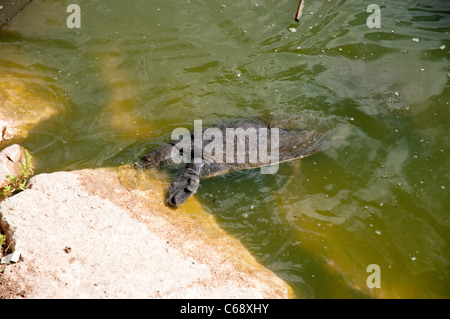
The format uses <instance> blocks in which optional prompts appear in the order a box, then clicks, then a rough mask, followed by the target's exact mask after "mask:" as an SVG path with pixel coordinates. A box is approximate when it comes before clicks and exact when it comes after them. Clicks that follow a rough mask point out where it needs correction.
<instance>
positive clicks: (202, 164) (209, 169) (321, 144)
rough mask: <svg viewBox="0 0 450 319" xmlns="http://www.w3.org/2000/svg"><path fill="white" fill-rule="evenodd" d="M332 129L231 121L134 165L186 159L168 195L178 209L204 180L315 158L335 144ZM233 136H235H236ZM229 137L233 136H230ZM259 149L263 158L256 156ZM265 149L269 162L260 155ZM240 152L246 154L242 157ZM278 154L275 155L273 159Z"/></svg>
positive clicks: (165, 163) (159, 149)
mask: <svg viewBox="0 0 450 319" xmlns="http://www.w3.org/2000/svg"><path fill="white" fill-rule="evenodd" d="M194 126H195V121H194ZM333 131H334V129H331V130H329V129H327V130H325V131H324V130H323V128H320V129H295V130H290V129H289V130H288V129H282V128H278V127H275V126H274V123H273V122H272V123H267V122H266V121H264V120H260V119H248V118H246V119H238V120H232V121H228V122H226V123H223V124H220V125H217V126H215V127H214V130H213V131H211V128H209V129H206V130H203V129H202V130H201V131H200V132H201V133H202V134H201V136H200V138H199V139H198V137H196V136H195V134H196V132H195V129H194V134H193V135H191V134H189V135H188V138H189V141H188V143H184V144H183V143H177V144H175V143H170V144H166V145H163V146H160V147H158V148H156V149H154V150H153V151H152V152H151V153H149V154H147V155H145V156H143V157H142V159H141V160H140V161H139V162H136V163H134V166H135V167H137V168H141V169H144V168H148V167H162V166H166V165H171V164H176V163H177V162H179V161H180V158H181V157H182V158H183V162H184V163H185V167H184V170H183V171H182V173H181V174H180V175H179V176H178V178H177V179H176V181H175V182H173V183H172V184H171V185H170V188H169V191H168V197H167V204H169V205H170V206H174V207H178V206H179V205H181V204H183V203H184V202H185V201H186V200H187V199H188V198H189V197H190V196H191V195H192V194H194V193H195V192H196V191H197V189H198V187H199V184H200V179H201V178H207V177H211V176H215V175H222V174H226V173H228V172H231V171H235V170H241V169H252V168H257V167H268V166H269V165H271V166H272V167H273V166H274V165H277V164H278V163H282V162H286V161H291V160H296V159H299V158H303V157H306V156H310V155H313V154H315V153H317V152H319V151H322V150H324V149H326V148H328V147H329V146H330V144H331V141H332V139H333V134H332V132H333ZM188 132H189V131H188ZM197 132H198V131H197ZM233 133H234V135H231V134H233ZM269 133H270V134H269ZM227 134H229V135H228V137H227ZM230 135H231V137H230ZM172 137H173V135H172ZM185 142H186V141H185ZM199 142H200V143H199ZM214 143H216V144H214ZM239 143H243V144H239ZM260 143H263V144H264V143H265V146H266V148H265V150H264V149H263V148H264V147H263V146H264V145H263V144H260ZM275 144H276V145H275ZM198 145H199V146H198ZM212 145H213V146H215V148H214V147H212ZM227 145H228V146H227ZM239 145H240V146H242V145H244V146H245V148H244V149H242V148H241V149H240V150H241V153H239ZM182 146H183V147H182ZM186 146H188V147H186ZM274 146H275V147H274ZM186 149H187V150H188V151H186ZM211 149H213V150H214V151H212V150H211ZM242 150H243V153H242ZM255 150H256V152H257V153H259V154H256V156H253V155H255V154H253V153H254V152H255ZM268 150H270V153H271V155H272V157H271V158H270V161H268V160H267V154H268V153H269V151H268ZM263 151H264V152H265V154H264V155H266V158H264V156H261V152H263ZM230 152H231V153H230ZM264 152H263V153H264ZM199 154H200V155H199ZM230 154H231V155H230ZM239 154H240V155H243V156H241V157H239V156H240V155H239ZM274 154H275V155H276V157H274V156H273V155H274ZM177 156H178V157H177ZM227 156H228V157H227ZM196 158H197V159H196ZM272 172H273V170H272ZM275 172H276V170H275Z"/></svg>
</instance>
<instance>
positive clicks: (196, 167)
mask: <svg viewBox="0 0 450 319" xmlns="http://www.w3.org/2000/svg"><path fill="white" fill-rule="evenodd" d="M202 166H203V163H200V164H198V163H188V164H186V167H185V168H184V170H183V172H182V173H181V174H180V176H178V178H177V180H176V181H175V182H173V183H172V185H170V188H169V192H168V196H167V204H169V205H170V206H174V207H178V206H180V205H181V204H183V203H184V202H185V201H186V200H187V199H188V198H189V197H190V196H191V195H192V194H194V193H195V192H196V191H197V189H198V186H199V185H200V172H201V170H202Z"/></svg>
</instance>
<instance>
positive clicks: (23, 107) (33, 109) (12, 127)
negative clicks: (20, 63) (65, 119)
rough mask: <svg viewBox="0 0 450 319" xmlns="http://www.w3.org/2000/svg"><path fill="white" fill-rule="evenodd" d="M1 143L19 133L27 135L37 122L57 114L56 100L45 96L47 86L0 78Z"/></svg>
mask: <svg viewBox="0 0 450 319" xmlns="http://www.w3.org/2000/svg"><path fill="white" fill-rule="evenodd" d="M0 87H1V90H0V143H1V142H3V141H5V140H8V139H12V138H13V137H15V136H17V135H21V136H26V135H27V134H28V131H29V130H30V129H32V128H33V127H34V126H35V125H36V124H38V123H40V122H41V121H43V120H45V119H47V118H49V117H50V116H53V115H55V114H56V113H57V112H58V106H57V105H55V101H53V100H47V99H46V98H44V97H43V92H42V91H45V88H43V87H41V86H37V85H33V86H31V85H28V84H27V83H24V82H22V81H19V80H16V79H13V78H8V77H1V78H0Z"/></svg>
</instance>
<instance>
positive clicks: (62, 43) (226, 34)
mask: <svg viewBox="0 0 450 319" xmlns="http://www.w3.org/2000/svg"><path fill="white" fill-rule="evenodd" d="M305 2H306V3H305V9H304V16H303V19H302V21H301V22H300V23H295V21H294V20H293V18H292V14H293V12H294V11H295V9H296V8H297V4H298V2H297V1H294V0H252V1H231V0H220V1H216V0H211V1H198V0H190V1H169V0H164V1H163V0H160V1H144V0H136V1H132V2H129V1H128V2H126V1H111V0H110V1H84V0H80V1H77V3H78V4H79V5H80V8H81V13H82V14H81V28H80V29H68V28H67V26H66V19H67V17H68V15H69V13H66V8H67V7H66V6H67V4H68V3H67V4H66V3H64V2H60V1H49V0H48V1H37V0H36V1H33V3H32V4H31V6H29V7H28V8H26V10H25V11H24V12H22V13H21V14H20V15H19V16H17V17H16V18H15V20H14V21H12V23H11V24H10V25H9V26H8V27H7V28H5V29H4V30H1V31H0V80H2V81H10V80H14V81H20V82H22V83H25V84H26V85H27V87H29V88H30V90H32V92H33V94H36V95H38V96H39V98H41V99H44V100H46V101H50V102H51V103H52V104H53V105H55V107H56V109H57V110H58V114H56V115H54V116H52V117H50V118H49V119H48V120H46V121H44V122H43V123H41V124H39V125H38V126H36V127H35V128H34V129H33V130H32V131H31V132H30V135H29V136H28V137H27V138H25V139H24V140H23V141H21V143H22V144H23V145H24V146H25V147H27V148H28V149H30V151H31V153H32V154H33V155H34V157H35V159H36V166H37V172H38V173H39V172H52V171H56V170H70V169H80V168H86V167H102V166H119V165H121V164H122V163H128V162H131V161H134V160H136V159H137V158H139V157H140V156H141V155H143V154H145V153H146V152H148V151H150V150H151V149H152V147H154V146H156V145H158V144H160V143H162V142H163V141H166V140H168V139H169V137H170V133H171V132H172V130H173V129H174V128H176V127H187V128H192V125H193V121H194V120H195V119H202V120H203V121H205V122H217V121H220V120H224V119H228V118H232V117H242V116H259V115H264V114H267V113H274V114H278V115H290V114H298V115H300V116H301V115H302V114H315V115H318V116H321V117H335V118H339V119H340V120H342V121H343V122H345V123H348V125H347V126H348V128H349V132H350V133H349V135H348V136H347V137H346V139H345V143H344V145H341V146H339V147H336V148H333V149H330V150H328V151H326V152H324V153H320V154H317V155H315V156H313V157H310V158H307V159H304V160H303V161H302V163H301V165H300V166H299V165H298V163H299V162H292V163H285V164H283V165H281V166H280V169H279V171H278V173H277V174H275V175H261V174H259V170H254V171H245V172H238V173H233V174H230V175H227V176H219V177H215V178H211V179H209V180H204V181H203V182H202V184H201V187H200V189H199V192H198V193H197V194H196V195H195V196H196V197H197V198H198V199H199V200H200V202H201V203H202V204H203V206H204V207H205V208H206V209H207V210H208V211H210V212H211V214H213V215H214V216H215V218H216V219H217V220H218V221H219V223H220V224H221V225H222V226H223V227H224V228H225V229H226V230H227V231H228V232H230V233H231V234H233V235H235V236H236V237H237V238H239V239H240V240H241V241H242V242H243V243H244V245H245V246H246V247H247V248H248V249H249V250H250V251H251V252H252V253H253V254H254V255H255V256H256V258H257V259H258V260H259V261H260V262H261V263H262V264H264V265H266V266H267V267H269V268H270V269H272V270H274V271H275V272H276V273H277V274H278V275H279V276H280V277H281V278H283V279H285V280H286V281H287V282H288V283H289V284H291V285H292V286H293V288H294V290H295V293H296V294H297V296H299V297H306V298H335V297H344V298H346V297H358V298H359V297H362V298H365V297H400V298H405V297H419V298H420V297H443V298H449V297H450V267H449V266H450V249H449V244H450V235H449V234H450V232H449V230H450V218H449V213H450V201H449V189H450V185H449V184H448V181H449V177H450V170H449V165H448V164H449V157H450V151H449V142H450V140H449V133H450V131H449V128H450V125H449V123H450V122H449V120H450V116H449V96H450V94H449V72H450V68H449V50H450V37H449V31H450V8H449V7H448V3H447V2H446V1H444V0H442V1H432V0H401V1H400V0H399V1H384V2H379V3H377V4H379V5H380V7H381V28H380V29H369V28H368V27H367V25H366V19H367V17H368V16H369V14H370V13H367V12H366V8H367V5H368V4H369V3H371V2H370V1H361V0H347V1H346V0H331V1H325V0H323V1H319V0H316V1H312V0H309V1H308V0H306V1H305ZM290 28H295V30H294V29H290ZM293 31H295V32H293ZM0 89H1V88H0ZM171 174H172V175H171V176H172V177H173V176H174V172H171ZM370 264H377V265H379V267H380V279H381V288H372V289H369V288H368V287H367V285H366V279H367V277H368V276H369V275H370V273H368V272H367V266H368V265H370Z"/></svg>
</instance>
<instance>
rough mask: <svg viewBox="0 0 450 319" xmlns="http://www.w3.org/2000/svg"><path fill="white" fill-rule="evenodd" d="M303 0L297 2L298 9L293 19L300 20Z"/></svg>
mask: <svg viewBox="0 0 450 319" xmlns="http://www.w3.org/2000/svg"><path fill="white" fill-rule="evenodd" d="M303 2H304V1H303V0H300V2H299V4H298V9H297V12H296V13H295V15H294V19H295V21H297V22H299V21H300V17H301V16H302V11H303Z"/></svg>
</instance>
